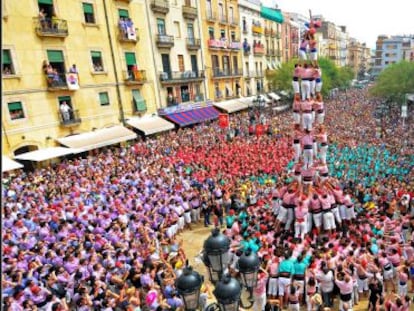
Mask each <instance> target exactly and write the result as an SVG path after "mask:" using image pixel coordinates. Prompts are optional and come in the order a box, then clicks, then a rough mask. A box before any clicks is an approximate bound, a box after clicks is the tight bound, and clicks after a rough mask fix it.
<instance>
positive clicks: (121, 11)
mask: <svg viewBox="0 0 414 311" xmlns="http://www.w3.org/2000/svg"><path fill="white" fill-rule="evenodd" d="M118 14H119V17H124V18H128V17H129V13H128V10H124V9H119V10H118Z"/></svg>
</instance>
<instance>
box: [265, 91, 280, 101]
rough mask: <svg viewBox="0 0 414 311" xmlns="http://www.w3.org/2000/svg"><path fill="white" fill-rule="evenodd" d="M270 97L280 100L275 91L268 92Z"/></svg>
mask: <svg viewBox="0 0 414 311" xmlns="http://www.w3.org/2000/svg"><path fill="white" fill-rule="evenodd" d="M267 95H268V96H269V97H270V98H273V99H274V100H280V96H279V95H277V94H275V93H273V92H270V93H269V94H267Z"/></svg>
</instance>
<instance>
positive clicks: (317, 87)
mask: <svg viewBox="0 0 414 311" xmlns="http://www.w3.org/2000/svg"><path fill="white" fill-rule="evenodd" d="M315 91H316V93H320V92H321V91H322V80H321V81H320V82H317V81H316V80H315Z"/></svg>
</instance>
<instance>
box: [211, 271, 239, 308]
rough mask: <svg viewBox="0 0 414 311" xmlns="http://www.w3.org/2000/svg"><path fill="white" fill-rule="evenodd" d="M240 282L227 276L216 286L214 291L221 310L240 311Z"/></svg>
mask: <svg viewBox="0 0 414 311" xmlns="http://www.w3.org/2000/svg"><path fill="white" fill-rule="evenodd" d="M241 290H242V288H241V285H240V282H239V281H237V280H236V279H235V278H232V277H231V276H230V275H228V274H226V275H224V276H223V277H222V279H221V280H220V281H219V282H218V283H217V284H216V288H215V289H214V291H213V294H214V296H216V299H217V302H218V305H219V306H220V310H222V311H238V310H239V304H240V296H241Z"/></svg>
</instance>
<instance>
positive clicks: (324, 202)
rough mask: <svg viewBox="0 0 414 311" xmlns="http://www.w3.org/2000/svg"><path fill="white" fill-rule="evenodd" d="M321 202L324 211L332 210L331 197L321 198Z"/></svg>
mask: <svg viewBox="0 0 414 311" xmlns="http://www.w3.org/2000/svg"><path fill="white" fill-rule="evenodd" d="M319 201H320V202H321V206H322V209H324V210H327V209H330V208H331V202H330V200H329V197H327V198H322V197H320V198H319Z"/></svg>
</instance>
